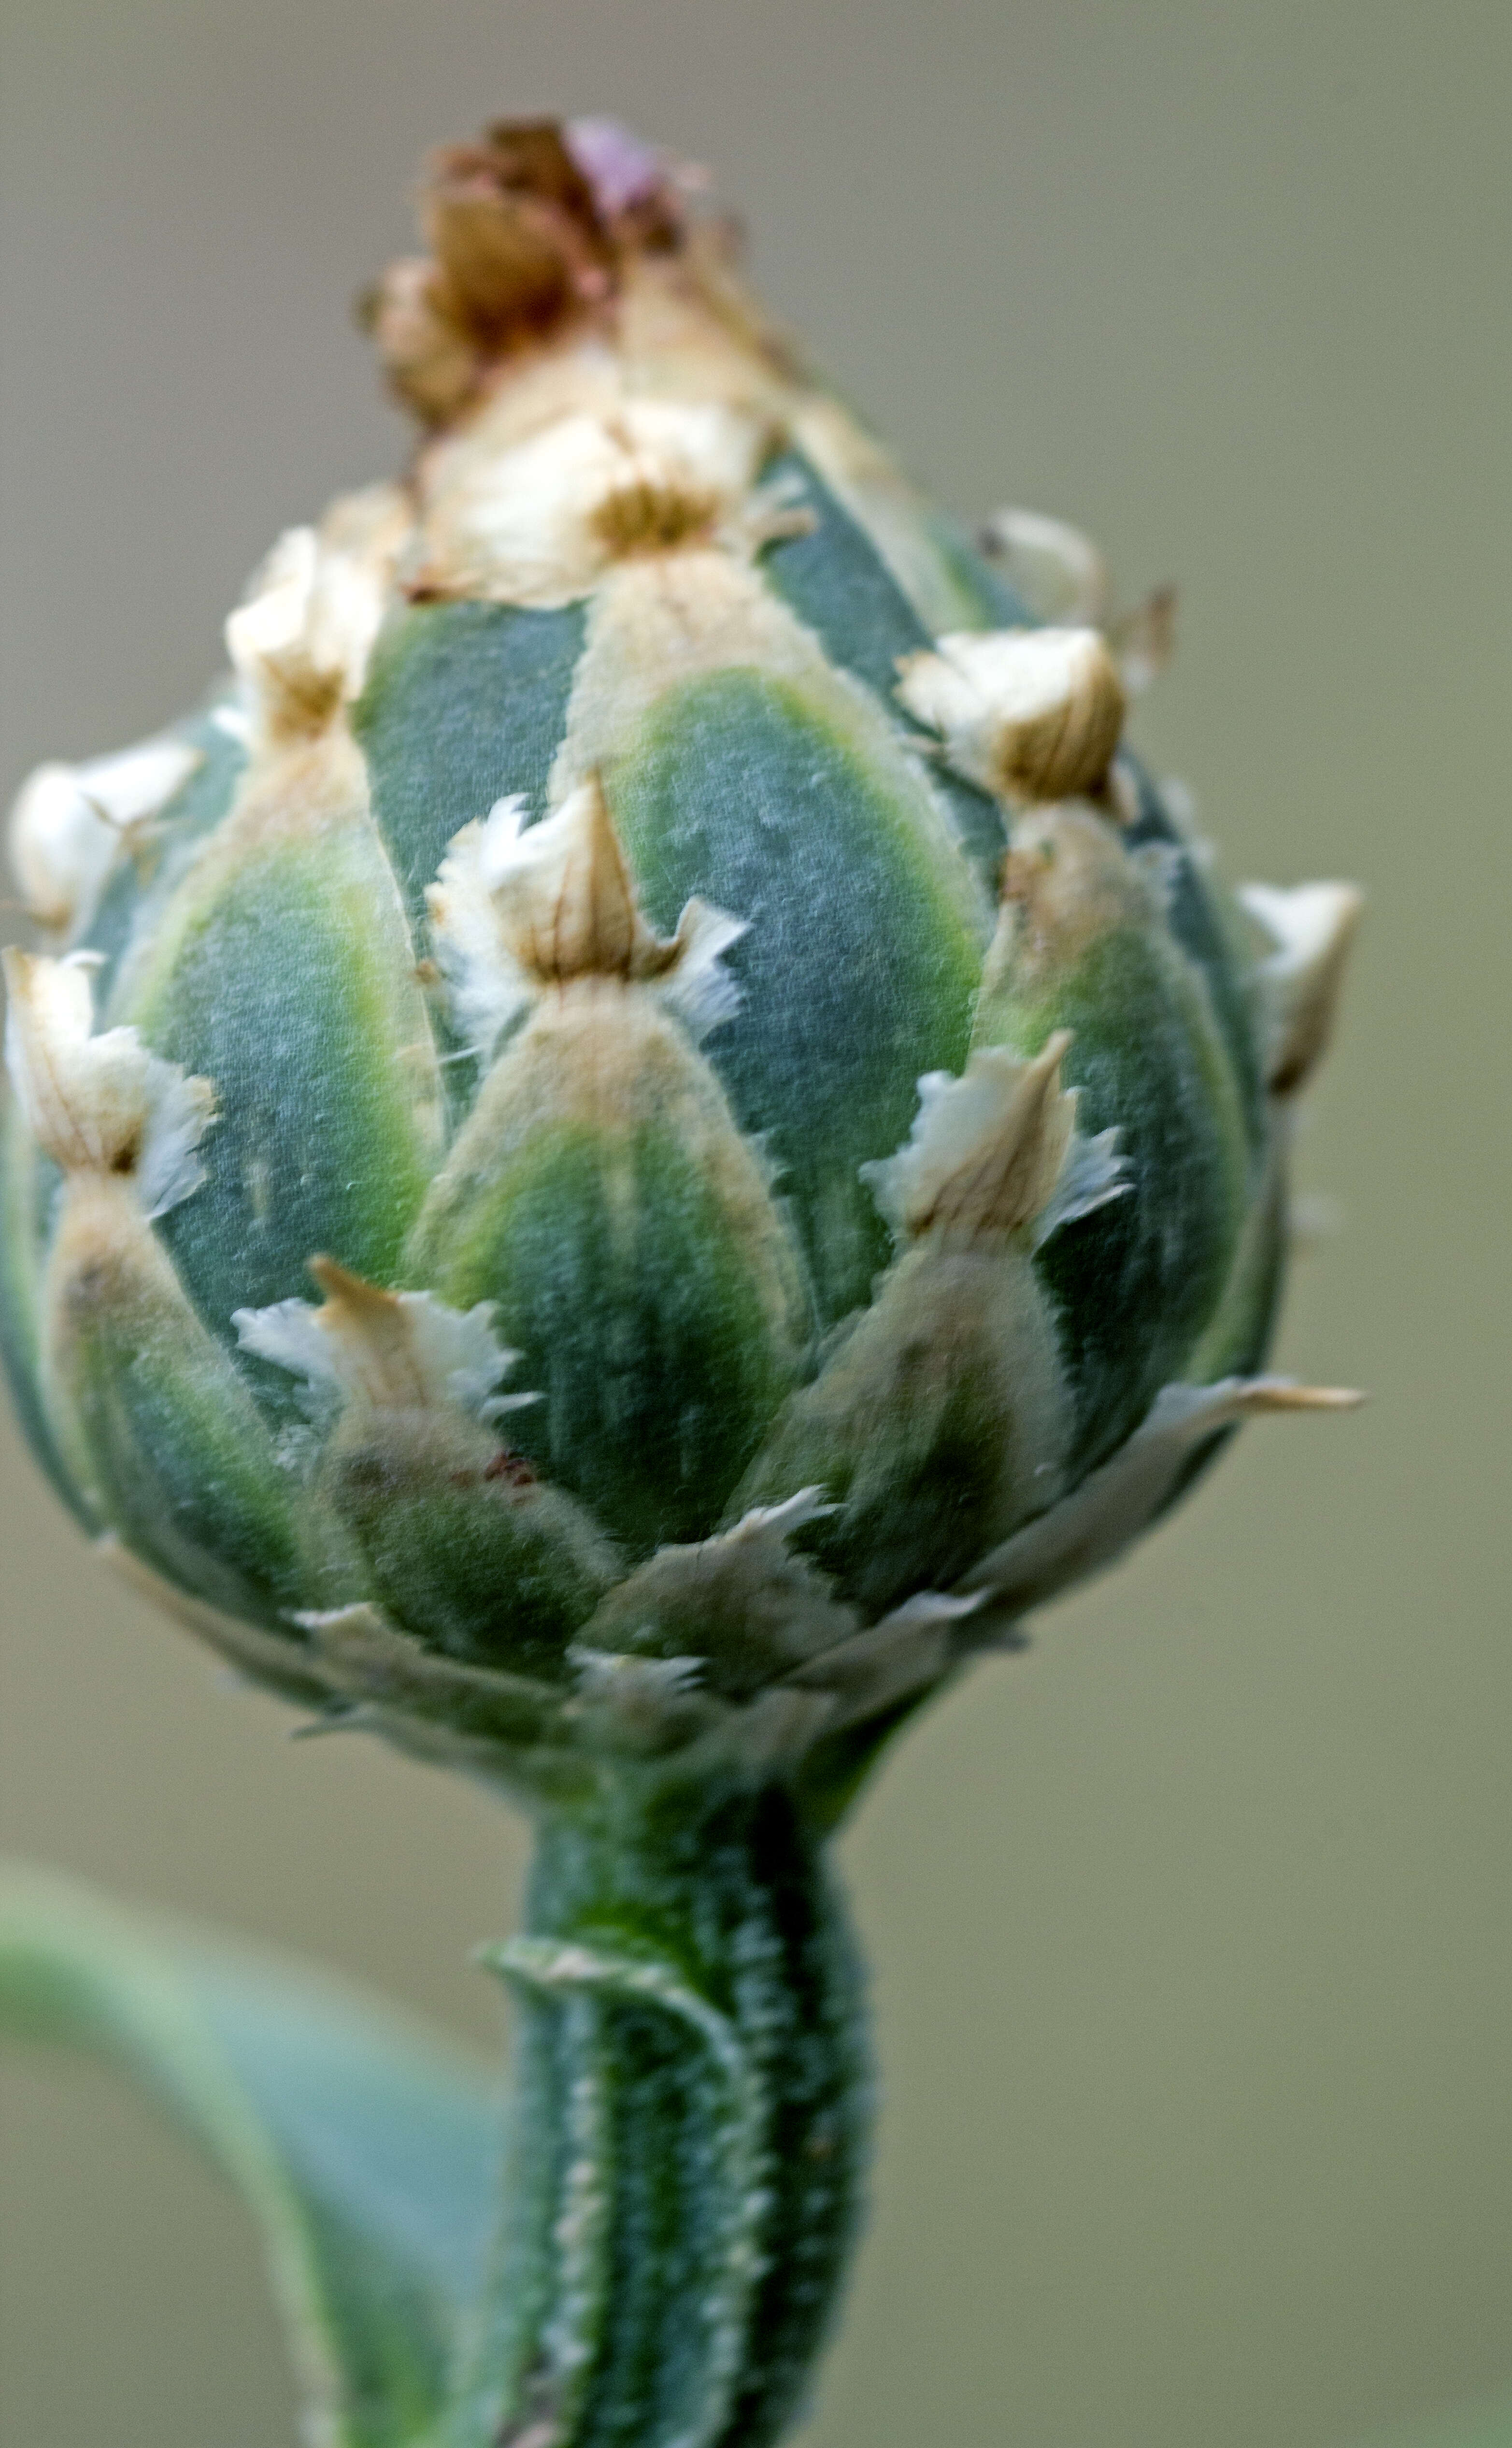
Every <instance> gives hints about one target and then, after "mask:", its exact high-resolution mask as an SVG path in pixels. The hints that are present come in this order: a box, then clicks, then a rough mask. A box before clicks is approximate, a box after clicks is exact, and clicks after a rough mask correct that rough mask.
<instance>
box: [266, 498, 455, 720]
mask: <svg viewBox="0 0 1512 2448" xmlns="http://www.w3.org/2000/svg"><path fill="white" fill-rule="evenodd" d="M408 525H409V521H408V516H407V512H406V510H405V509H404V507H403V497H402V496H400V495H398V494H397V493H395V492H394V491H393V489H392V488H387V487H383V488H377V489H376V490H375V491H374V492H373V493H369V494H365V495H358V496H355V497H353V498H352V499H351V500H350V501H348V502H346V503H342V504H338V505H337V506H336V507H335V509H334V510H333V511H332V512H331V514H330V516H329V518H328V522H327V526H326V527H325V528H324V529H319V530H317V529H316V528H314V527H291V528H290V530H289V532H288V533H287V534H286V535H284V536H282V537H281V538H280V539H279V541H278V543H277V544H276V545H274V549H273V551H272V552H271V553H270V555H269V557H268V559H267V560H266V561H265V562H264V564H263V565H262V567H261V569H260V570H259V571H258V572H257V574H256V576H255V579H254V581H253V583H252V587H251V590H250V592H249V595H248V598H247V601H246V602H244V603H243V604H242V605H241V607H240V609H239V610H238V611H236V612H234V613H233V614H232V615H231V618H230V620H229V621H228V622H226V646H227V650H228V652H229V653H230V656H231V660H232V663H233V665H234V667H235V669H236V672H237V674H238V676H239V677H240V679H241V680H242V683H243V685H244V687H245V689H246V691H247V693H248V697H249V699H250V703H251V711H252V715H253V736H254V744H255V745H256V744H262V745H264V746H271V747H279V746H285V745H288V744H289V743H291V742H293V741H297V740H300V739H309V738H316V737H318V736H320V734H321V733H322V732H325V731H327V730H329V729H330V728H331V725H332V724H333V723H334V722H335V721H336V719H337V717H339V716H340V714H341V713H342V711H343V709H344V708H345V707H347V706H349V705H351V704H352V703H354V702H355V700H356V699H357V698H359V697H360V696H361V694H362V689H363V683H364V681H365V679H366V678H367V673H368V660H369V655H370V654H371V652H372V648H373V643H374V641H375V640H376V638H377V635H378V631H379V628H380V626H381V625H382V622H383V618H384V613H385V611H386V609H387V602H388V599H389V593H390V589H391V586H392V583H393V571H394V564H395V560H396V557H397V554H398V552H399V549H400V547H401V545H403V542H404V540H405V536H406V533H407V529H408Z"/></svg>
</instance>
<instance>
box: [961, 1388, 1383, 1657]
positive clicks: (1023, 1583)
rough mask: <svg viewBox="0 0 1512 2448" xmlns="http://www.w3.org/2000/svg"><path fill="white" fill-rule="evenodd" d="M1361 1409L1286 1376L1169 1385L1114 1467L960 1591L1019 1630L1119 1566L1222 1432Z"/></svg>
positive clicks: (992, 1558) (1350, 1397)
mask: <svg viewBox="0 0 1512 2448" xmlns="http://www.w3.org/2000/svg"><path fill="white" fill-rule="evenodd" d="M1363 1400H1364V1397H1363V1396H1362V1395H1360V1394H1357V1393H1355V1392H1353V1391H1352V1390H1351V1389H1350V1388H1347V1387H1333V1386H1296V1385H1294V1384H1292V1383H1291V1382H1290V1380H1288V1379H1286V1378H1280V1377H1252V1378H1240V1377H1230V1378H1226V1379H1224V1380H1222V1381H1221V1382H1220V1383H1219V1384H1217V1385H1213V1386H1184V1385H1177V1386H1166V1387H1162V1391H1161V1392H1160V1393H1159V1394H1158V1395H1157V1396H1156V1398H1155V1401H1154V1403H1153V1404H1152V1405H1151V1406H1150V1409H1149V1411H1148V1412H1147V1413H1146V1415H1145V1418H1144V1419H1143V1422H1142V1424H1141V1425H1140V1426H1139V1427H1138V1428H1136V1430H1135V1431H1134V1434H1133V1435H1132V1436H1131V1437H1130V1438H1129V1439H1128V1440H1127V1442H1126V1443H1125V1444H1123V1445H1122V1446H1120V1448H1119V1450H1118V1452H1117V1453H1116V1454H1115V1455H1114V1456H1113V1459H1112V1460H1111V1462H1108V1463H1104V1465H1103V1467H1102V1468H1101V1469H1100V1470H1094V1471H1092V1472H1091V1473H1090V1474H1089V1475H1088V1476H1087V1478H1086V1479H1084V1480H1083V1481H1082V1482H1081V1484H1080V1486H1078V1487H1076V1488H1074V1489H1073V1490H1072V1491H1071V1493H1070V1494H1069V1495H1068V1496H1067V1497H1065V1498H1064V1499H1063V1500H1062V1501H1061V1502H1060V1503H1058V1504H1056V1505H1054V1506H1053V1507H1052V1508H1051V1509H1050V1510H1049V1511H1048V1512H1046V1513H1043V1514H1042V1515H1041V1516H1040V1518H1039V1519H1038V1520H1035V1521H1031V1522H1030V1523H1029V1524H1028V1526H1027V1527H1026V1528H1024V1529H1021V1530H1019V1531H1017V1532H1016V1533H1015V1534H1014V1536H1013V1537H1012V1538H1011V1539H1009V1540H1005V1541H1004V1543H1003V1544H1002V1545H1001V1546H999V1547H996V1548H994V1549H993V1550H992V1553H991V1554H990V1555H987V1556H985V1557H984V1558H983V1559H982V1560H981V1562H980V1563H979V1564H974V1565H973V1567H972V1569H971V1571H970V1572H969V1573H967V1574H966V1575H965V1577H964V1579H963V1582H962V1587H963V1588H964V1589H967V1590H973V1591H981V1592H984V1593H985V1594H986V1597H987V1600H988V1603H989V1607H990V1610H991V1615H992V1616H993V1617H996V1618H997V1619H998V1620H999V1621H1001V1622H1004V1623H1015V1622H1017V1621H1018V1619H1019V1618H1020V1617H1021V1616H1025V1615H1027V1614H1029V1613H1030V1610H1031V1609H1032V1608H1034V1607H1038V1606H1043V1605H1045V1604H1046V1603H1047V1602H1048V1601H1049V1599H1050V1598H1052V1597H1056V1596H1057V1595H1058V1594H1059V1592H1060V1591H1062V1590H1063V1589H1066V1588H1068V1586H1069V1585H1070V1583H1071V1582H1073V1581H1078V1580H1082V1579H1084V1578H1087V1576H1088V1575H1090V1574H1093V1573H1100V1572H1103V1571H1105V1570H1106V1567H1107V1566H1108V1565H1109V1564H1111V1563H1114V1562H1115V1561H1116V1560H1117V1559H1118V1558H1119V1557H1120V1556H1121V1555H1122V1554H1123V1552H1124V1550H1125V1547H1127V1546H1128V1545H1129V1544H1130V1542H1131V1541H1132V1540H1135V1539H1137V1538H1138V1537H1139V1535H1140V1533H1141V1532H1142V1531H1143V1530H1144V1529H1146V1528H1147V1527H1148V1525H1149V1522H1150V1521H1151V1520H1152V1519H1153V1518H1154V1517H1155V1516H1156V1515H1157V1514H1158V1513H1159V1511H1160V1509H1161V1507H1162V1504H1163V1503H1164V1502H1165V1501H1167V1500H1168V1498H1169V1497H1170V1495H1171V1494H1172V1493H1174V1491H1175V1489H1176V1488H1177V1486H1178V1484H1179V1482H1180V1480H1181V1472H1182V1470H1183V1469H1184V1467H1185V1465H1186V1463H1187V1461H1188V1458H1189V1457H1190V1456H1191V1455H1192V1454H1193V1453H1194V1452H1195V1451H1196V1450H1197V1449H1198V1447H1199V1446H1200V1445H1202V1444H1205V1443H1206V1441H1207V1440H1208V1439H1209V1438H1210V1437H1211V1436H1213V1435H1214V1434H1215V1433H1216V1432H1217V1431H1218V1430H1219V1428H1222V1427H1226V1426H1228V1425H1230V1424H1231V1423H1233V1422H1235V1421H1238V1420H1243V1419H1249V1418H1254V1417H1257V1416H1263V1415H1264V1414H1266V1413H1276V1412H1292V1411H1316V1412H1336V1411H1346V1410H1353V1409H1355V1408H1356V1407H1357V1406H1358V1405H1359V1404H1360V1403H1361V1402H1362V1401H1363Z"/></svg>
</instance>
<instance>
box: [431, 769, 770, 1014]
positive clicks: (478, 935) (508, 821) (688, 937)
mask: <svg viewBox="0 0 1512 2448" xmlns="http://www.w3.org/2000/svg"><path fill="white" fill-rule="evenodd" d="M425 897H426V902H427V905H428V908H429V911H430V921H431V928H432V933H433V936H434V939H435V943H436V949H437V953H438V956H439V959H440V964H441V967H442V970H443V973H444V975H445V976H446V977H447V978H448V979H449V981H450V983H451V987H452V993H453V1000H454V1003H455V1005H456V1011H457V1018H458V1022H459V1024H460V1026H461V1027H462V1029H463V1032H464V1034H466V1035H467V1036H468V1037H469V1038H470V1039H471V1041H472V1042H475V1043H476V1044H477V1045H478V1046H479V1047H480V1048H481V1049H482V1051H483V1052H485V1053H488V1052H491V1051H492V1048H493V1046H494V1045H495V1044H496V1043H497V1042H498V1040H499V1037H500V1036H501V1033H502V1031H503V1029H504V1027H505V1026H506V1025H507V1024H508V1023H509V1021H510V1020H511V1019H512V1018H513V1017H514V1016H515V1014H516V1013H517V1012H518V1011H519V1010H520V1008H521V1007H522V1005H524V1004H527V1003H529V1002H530V1001H532V1000H533V999H535V998H536V997H537V996H539V994H540V993H542V992H543V991H544V990H545V989H546V988H547V987H548V986H553V985H556V986H561V985H568V984H569V983H570V982H571V981H572V980H574V979H576V978H590V977H600V978H606V979H608V978H613V979H617V980H618V981H619V983H620V984H621V985H625V986H648V987H653V988H654V989H655V990H656V991H657V992H658V993H659V995H660V996H661V998H662V1000H663V1001H664V1002H665V1003H667V1004H669V1005H670V1006H671V1008H673V1009H674V1010H676V1011H677V1012H679V1014H680V1015H681V1017H682V1018H683V1019H684V1020H685V1021H686V1022H687V1023H688V1025H689V1027H690V1029H691V1030H692V1032H693V1034H694V1035H695V1036H702V1035H704V1034H705V1033H707V1031H708V1030H709V1028H711V1027H713V1026H714V1025H715V1024H716V1023H717V1022H719V1021H721V1020H725V1019H728V1018H729V1016H730V1015H731V1013H732V1012H733V1011H734V1009H735V1007H736V1004H737V1001H738V994H737V989H736V987H735V985H734V983H733V981H732V980H731V979H730V978H729V977H728V976H727V975H726V974H725V972H724V971H723V970H722V969H721V967H720V966H719V963H720V960H721V956H722V955H723V954H724V953H725V952H726V951H727V950H728V948H729V947H730V945H731V944H733V943H735V942H736V941H737V940H738V938H739V937H740V936H741V935H742V934H744V932H745V928H744V927H743V925H742V924H741V922H740V920H739V919H736V918H731V917H729V916H728V915H727V914H726V912H725V911H724V910H721V909H715V908H712V907H711V906H710V905H709V903H708V902H703V901H697V900H694V901H690V902H689V904H688V906H687V908H685V909H684V910H683V913H682V916H681V918H680V919H679V921H678V925H677V932H676V933H675V935H673V936H671V937H670V938H669V937H663V936H659V935H658V934H657V933H656V932H655V930H654V928H651V927H649V926H648V925H647V923H646V921H645V919H644V918H643V917H642V915H641V912H640V909H639V908H638V906H637V903H636V900H635V891H634V885H633V879H632V876H631V872H630V869H629V867H628V865H627V863H626V860H625V855H624V852H623V851H622V850H621V848H620V845H619V840H618V837H617V835H616V833H615V832H614V825H613V823H612V821H611V819H610V814H609V810H608V807H607V805H606V803H605V799H604V794H603V789H602V786H601V784H600V782H599V780H598V777H597V775H590V777H589V779H588V780H587V781H586V782H584V783H583V784H582V785H581V786H580V787H579V788H578V789H577V790H576V791H575V792H573V793H572V794H571V796H570V797H569V798H568V799H567V800H565V801H564V803H563V805H562V806H561V807H560V808H559V809H558V812H557V813H556V814H555V815H554V816H549V817H547V818H545V819H544V820H543V821H542V822H541V823H539V824H537V825H527V824H526V822H525V812H524V808H523V804H522V802H521V801H520V799H519V798H518V797H517V798H512V799H501V801H500V802H499V805H498V806H497V807H496V808H495V809H494V810H493V811H492V813H490V814H489V816H488V817H487V819H486V820H485V821H484V822H483V823H482V824H475V825H466V826H464V827H463V830H462V832H460V833H458V834H457V835H456V836H455V838H454V839H453V841H452V843H451V846H450V848H449V850H448V851H447V854H446V857H445V858H444V861H443V862H442V869H441V875H440V879H439V881H438V882H437V883H435V884H433V885H431V886H430V887H429V888H428V889H427V892H426V896H425Z"/></svg>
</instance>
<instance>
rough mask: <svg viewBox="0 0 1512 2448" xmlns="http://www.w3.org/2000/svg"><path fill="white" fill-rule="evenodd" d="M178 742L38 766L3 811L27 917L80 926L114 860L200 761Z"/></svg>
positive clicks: (54, 925) (44, 923)
mask: <svg viewBox="0 0 1512 2448" xmlns="http://www.w3.org/2000/svg"><path fill="white" fill-rule="evenodd" d="M203 762H204V755H203V752H202V750H200V749H198V748H195V747H193V746H191V745H190V743H189V742H188V741H187V740H182V739H145V740H143V741H142V745H141V746H140V747H138V748H128V749H125V750H123V752H122V754H121V755H116V756H96V757H92V758H90V759H89V761H88V762H87V763H85V764H83V765H60V764H49V765H39V766H38V768H37V770H36V772H35V773H34V774H32V775H29V776H28V779H27V780H26V781H25V782H24V783H23V784H22V786H21V790H20V792H19V793H18V794H17V797H16V801H15V804H14V806H13V808H12V810H11V813H10V864H11V867H12V869H13V870H14V872H15V878H16V882H17V883H18V884H19V885H20V887H21V890H22V893H23V896H24V897H25V900H26V905H27V911H28V916H30V917H31V918H33V919H34V920H35V921H36V923H37V925H38V926H39V927H46V928H50V929H51V930H52V931H54V932H55V933H58V934H62V933H66V932H67V931H69V930H70V929H75V928H82V927H85V926H87V925H88V922H89V920H90V918H91V917H92V916H93V914H94V910H95V908H96V905H97V904H98V902H99V898H100V895H101V893H102V892H103V891H104V887H105V885H106V883H107V882H108V881H109V878H110V874H111V871H112V870H113V869H114V867H115V865H116V862H117V860H118V859H119V858H120V857H121V855H122V853H123V851H129V850H130V849H131V848H132V846H133V843H134V842H135V841H136V840H137V839H138V838H140V837H141V836H142V833H143V832H144V831H145V829H146V828H147V827H148V826H149V825H150V823H151V821H152V819H153V817H154V816H156V815H158V814H159V813H161V810H162V809H163V808H165V807H166V806H167V804H168V802H169V800H170V799H172V798H173V797H174V796H175V794H177V793H178V792H180V791H181V790H182V788H183V786H184V784H185V783H186V782H187V781H188V779H189V777H190V775H192V774H194V773H195V772H197V771H198V767H199V766H200V765H201V764H203Z"/></svg>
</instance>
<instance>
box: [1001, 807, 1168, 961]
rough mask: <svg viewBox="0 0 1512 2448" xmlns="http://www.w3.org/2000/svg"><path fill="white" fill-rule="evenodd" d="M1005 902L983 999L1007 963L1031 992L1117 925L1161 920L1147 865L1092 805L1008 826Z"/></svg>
mask: <svg viewBox="0 0 1512 2448" xmlns="http://www.w3.org/2000/svg"><path fill="white" fill-rule="evenodd" d="M1002 896H1003V898H1002V909H1001V914H1000V917H999V921H998V930H997V935H996V937H995V939H994V941H993V944H992V950H991V951H990V952H989V954H988V957H987V967H986V971H985V973H984V976H983V981H982V993H983V998H984V1000H985V999H987V998H989V997H990V996H991V995H992V993H993V991H994V990H995V989H996V987H997V986H998V985H999V983H1000V982H1001V980H1002V978H1003V976H1004V973H1005V971H1006V970H1007V968H1008V967H1009V966H1010V964H1011V966H1012V971H1013V978H1014V984H1015V988H1016V990H1017V991H1019V992H1022V993H1024V994H1026V995H1030V994H1032V992H1033V991H1034V989H1035V987H1036V986H1037V985H1039V984H1040V983H1041V982H1042V981H1045V980H1048V979H1050V978H1054V977H1058V976H1060V975H1062V974H1064V972H1065V971H1066V970H1068V969H1069V968H1072V967H1074V966H1076V964H1077V962H1078V961H1080V959H1081V958H1082V956H1083V954H1084V953H1085V952H1086V951H1087V949H1088V948H1089V947H1090V946H1091V945H1092V944H1094V943H1096V942H1097V941H1098V940H1099V938H1100V937H1102V936H1104V935H1107V934H1111V933H1112V932H1113V930H1114V929H1115V928H1119V927H1126V926H1139V927H1148V926H1149V925H1151V924H1152V923H1157V922H1158V920H1159V911H1158V909H1157V908H1156V907H1155V903H1154V901H1153V899H1152V895H1151V889H1150V883H1149V879H1148V877H1147V875H1146V874H1145V872H1144V870H1142V869H1141V868H1140V867H1138V866H1137V865H1136V864H1135V862H1134V860H1133V859H1131V858H1130V856H1129V854H1128V852H1127V851H1126V850H1125V847H1124V843H1123V841H1122V839H1121V837H1120V835H1119V833H1118V832H1117V831H1116V830H1115V828H1114V827H1113V826H1112V825H1110V824H1109V823H1108V822H1107V821H1106V818H1105V817H1104V816H1102V815H1100V814H1099V813H1098V812H1097V811H1096V810H1095V809H1093V808H1088V807H1084V806H1076V805H1071V806H1068V807H1058V808H1037V809H1035V810H1034V811H1033V812H1032V813H1030V814H1029V815H1026V816H1024V817H1023V818H1021V820H1020V821H1019V822H1018V823H1017V824H1015V826H1014V828H1013V846H1012V848H1011V851H1009V853H1008V856H1007V857H1006V858H1005V859H1004V861H1003V868H1002Z"/></svg>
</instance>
